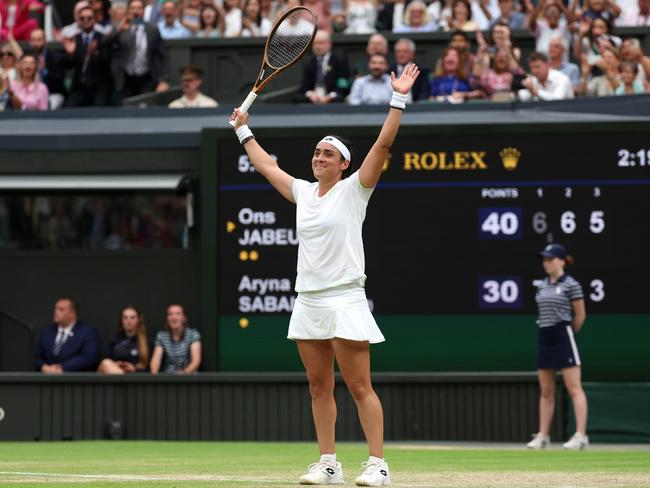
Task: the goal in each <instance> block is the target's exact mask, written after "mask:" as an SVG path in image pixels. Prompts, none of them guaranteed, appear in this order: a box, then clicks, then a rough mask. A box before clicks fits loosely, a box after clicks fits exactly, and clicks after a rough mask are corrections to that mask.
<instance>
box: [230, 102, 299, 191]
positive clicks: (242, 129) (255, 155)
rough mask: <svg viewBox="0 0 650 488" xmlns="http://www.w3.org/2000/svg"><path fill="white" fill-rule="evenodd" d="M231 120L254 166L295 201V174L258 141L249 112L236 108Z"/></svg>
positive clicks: (275, 186) (274, 186)
mask: <svg viewBox="0 0 650 488" xmlns="http://www.w3.org/2000/svg"><path fill="white" fill-rule="evenodd" d="M230 120H234V121H235V132H236V134H237V137H238V138H239V142H240V143H241V144H242V145H243V146H244V149H245V150H246V153H247V154H248V158H249V159H250V161H251V163H253V166H255V169H256V170H257V172H258V173H260V174H261V175H262V176H264V178H266V179H267V180H268V181H269V183H271V185H272V186H273V188H275V189H276V190H278V191H279V192H280V194H281V195H282V196H283V197H284V198H286V199H287V200H289V201H290V202H292V203H295V200H294V199H293V193H292V191H291V184H292V183H293V176H291V175H290V174H288V173H287V172H286V171H284V170H282V169H281V168H280V166H278V163H277V162H276V161H275V159H273V158H272V157H271V156H270V155H269V153H267V152H266V151H265V150H264V149H263V148H262V146H260V145H259V144H258V143H257V141H256V140H255V137H254V136H253V132H252V131H251V130H250V129H249V127H248V125H247V124H248V113H240V111H239V109H235V111H234V112H233V113H232V115H231V116H230Z"/></svg>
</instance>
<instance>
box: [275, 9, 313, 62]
mask: <svg viewBox="0 0 650 488" xmlns="http://www.w3.org/2000/svg"><path fill="white" fill-rule="evenodd" d="M314 29H316V23H315V21H314V17H313V15H311V14H310V13H309V12H308V11H305V10H303V9H301V10H299V11H296V12H294V13H292V14H290V15H288V16H287V17H286V18H285V19H284V20H283V21H282V22H281V23H280V25H279V26H278V28H277V29H276V30H275V32H274V33H273V35H272V37H271V39H269V44H268V48H267V61H268V64H269V66H271V67H272V68H275V69H279V68H283V67H284V66H287V65H289V64H291V63H293V62H294V61H295V60H296V59H297V58H299V57H300V55H301V54H302V53H303V51H304V50H305V49H306V48H307V47H308V46H309V44H310V43H311V38H312V35H313V33H314Z"/></svg>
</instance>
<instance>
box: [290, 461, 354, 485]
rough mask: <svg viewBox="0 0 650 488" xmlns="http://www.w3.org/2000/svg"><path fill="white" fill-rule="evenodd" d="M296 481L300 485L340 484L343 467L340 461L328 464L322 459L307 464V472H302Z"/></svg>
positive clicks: (341, 482)
mask: <svg viewBox="0 0 650 488" xmlns="http://www.w3.org/2000/svg"><path fill="white" fill-rule="evenodd" d="M298 483H300V484H301V485H342V484H343V483H344V482H343V467H342V466H341V463H336V464H330V463H326V462H324V461H319V462H317V463H312V464H310V465H309V468H308V472H307V473H306V474H303V475H302V476H301V477H300V479H299V480H298Z"/></svg>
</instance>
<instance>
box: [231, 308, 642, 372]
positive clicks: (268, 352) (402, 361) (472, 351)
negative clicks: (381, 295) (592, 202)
mask: <svg viewBox="0 0 650 488" xmlns="http://www.w3.org/2000/svg"><path fill="white" fill-rule="evenodd" d="M376 318H377V322H378V323H379V325H380V327H381V328H382V331H383V332H384V335H385V336H386V338H387V342H385V343H383V344H377V345H374V346H372V362H373V369H374V370H375V371H534V370H535V369H536V354H537V345H536V344H537V342H536V325H535V317H534V316H531V315H489V316H488V315H486V316H391V315H387V316H384V315H379V316H377V317H376ZM288 322H289V320H288V316H250V317H249V325H248V327H246V328H241V327H240V326H239V317H238V316H222V317H221V318H220V324H219V329H220V336H219V337H220V347H219V350H220V369H221V370H222V371H300V370H301V369H302V365H301V363H300V359H299V357H298V354H297V352H296V347H295V345H294V344H293V342H292V341H289V340H287V339H286V332H287V327H288ZM577 341H578V345H579V348H580V352H581V355H582V360H583V371H584V377H585V378H586V379H593V380H613V381H647V380H648V379H649V378H650V354H648V351H647V344H648V343H650V315H593V316H589V317H588V320H587V322H586V324H585V326H584V329H583V330H582V331H581V332H580V333H579V334H578V335H577Z"/></svg>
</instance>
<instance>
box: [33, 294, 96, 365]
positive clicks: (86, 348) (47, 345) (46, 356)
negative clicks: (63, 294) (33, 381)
mask: <svg viewBox="0 0 650 488" xmlns="http://www.w3.org/2000/svg"><path fill="white" fill-rule="evenodd" d="M53 320H54V323H52V324H50V325H48V326H46V327H44V328H43V329H41V332H40V333H39V335H38V342H37V344H36V370H37V371H42V372H43V373H51V374H56V373H63V372H71V371H95V369H96V368H97V363H98V361H99V335H98V334H97V330H96V329H95V328H94V327H92V326H90V325H87V324H84V323H83V322H81V321H79V320H78V319H77V304H76V302H75V301H74V300H73V299H71V298H61V299H59V300H57V302H56V304H55V305H54V319H53Z"/></svg>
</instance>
